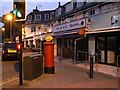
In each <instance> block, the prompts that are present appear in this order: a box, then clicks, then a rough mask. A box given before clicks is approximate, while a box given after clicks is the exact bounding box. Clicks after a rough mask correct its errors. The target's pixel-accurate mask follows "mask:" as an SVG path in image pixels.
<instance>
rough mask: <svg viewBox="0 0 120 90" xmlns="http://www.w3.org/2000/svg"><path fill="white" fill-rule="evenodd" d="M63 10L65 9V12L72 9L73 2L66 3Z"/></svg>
mask: <svg viewBox="0 0 120 90" xmlns="http://www.w3.org/2000/svg"><path fill="white" fill-rule="evenodd" d="M65 10H66V12H69V11H71V10H73V2H71V3H69V4H67V5H66V6H65Z"/></svg>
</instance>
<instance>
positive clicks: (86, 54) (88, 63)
mask: <svg viewBox="0 0 120 90" xmlns="http://www.w3.org/2000/svg"><path fill="white" fill-rule="evenodd" d="M79 54H85V55H84V56H85V59H84V60H82V61H79ZM90 56H91V52H84V51H77V55H76V57H77V60H76V64H78V63H83V64H84V66H85V68H86V69H88V68H87V67H88V66H89V65H90V59H89V58H90ZM93 56H94V58H95V59H94V60H95V61H94V62H93V63H94V68H95V70H96V71H98V54H97V53H93Z"/></svg>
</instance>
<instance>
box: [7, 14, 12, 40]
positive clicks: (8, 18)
mask: <svg viewBox="0 0 120 90" xmlns="http://www.w3.org/2000/svg"><path fill="white" fill-rule="evenodd" d="M12 19H13V16H12V14H8V15H7V20H9V21H10V41H12Z"/></svg>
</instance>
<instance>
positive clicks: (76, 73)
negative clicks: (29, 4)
mask: <svg viewBox="0 0 120 90" xmlns="http://www.w3.org/2000/svg"><path fill="white" fill-rule="evenodd" d="M30 54H31V53H30ZM54 61H55V62H54V65H55V73H54V74H45V73H43V74H42V75H41V76H40V77H38V78H36V79H34V80H32V81H29V80H23V85H19V77H18V76H16V78H15V79H13V80H11V81H8V82H4V83H3V84H2V88H3V89H5V88H16V89H19V88H101V89H102V88H106V89H107V88H110V89H111V90H113V89H116V90H117V88H118V87H119V84H120V83H119V82H118V81H119V80H118V77H119V76H118V74H117V72H116V70H117V68H116V67H114V66H108V65H102V64H95V65H94V75H93V78H89V65H85V64H83V63H81V64H73V63H72V59H67V58H62V61H59V58H58V57H55V59H54ZM96 67H97V68H96ZM119 89H120V87H119Z"/></svg>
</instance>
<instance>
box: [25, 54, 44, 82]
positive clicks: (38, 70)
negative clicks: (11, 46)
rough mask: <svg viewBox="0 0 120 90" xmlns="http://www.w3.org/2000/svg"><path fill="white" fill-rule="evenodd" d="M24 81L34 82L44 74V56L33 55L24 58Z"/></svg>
mask: <svg viewBox="0 0 120 90" xmlns="http://www.w3.org/2000/svg"><path fill="white" fill-rule="evenodd" d="M23 74H24V80H33V79H35V78H37V77H39V76H41V75H42V74H43V55H42V54H31V55H29V56H26V57H24V61H23Z"/></svg>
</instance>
